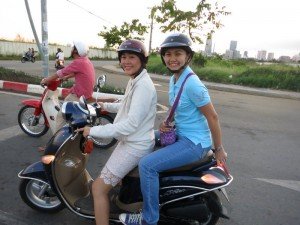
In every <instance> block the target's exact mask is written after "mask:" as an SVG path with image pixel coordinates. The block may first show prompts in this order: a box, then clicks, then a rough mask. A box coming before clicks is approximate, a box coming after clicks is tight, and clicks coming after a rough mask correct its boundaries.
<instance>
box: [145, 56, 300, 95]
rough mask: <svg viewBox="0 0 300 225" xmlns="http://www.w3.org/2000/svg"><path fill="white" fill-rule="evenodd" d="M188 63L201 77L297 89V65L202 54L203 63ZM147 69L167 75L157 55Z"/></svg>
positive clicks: (299, 77)
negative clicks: (209, 56)
mask: <svg viewBox="0 0 300 225" xmlns="http://www.w3.org/2000/svg"><path fill="white" fill-rule="evenodd" d="M191 67H192V69H193V70H194V72H195V73H196V74H197V75H198V76H199V77H200V79H201V80H205V81H210V82H216V83H224V84H238V85H243V86H250V87H260V88H270V89H280V90H289V91H296V92H300V67H299V66H298V67H293V66H289V65H285V64H280V63H277V64H270V65H259V64H257V63H256V62H254V61H253V60H243V59H241V60H223V59H220V58H206V63H205V66H204V67H201V66H198V65H197V64H196V63H192V64H191ZM147 69H148V71H149V72H150V73H157V74H168V75H170V73H169V72H168V71H167V69H166V67H165V66H164V65H163V64H162V62H161V59H160V56H157V55H153V54H152V55H151V56H150V59H149V63H148V66H147Z"/></svg>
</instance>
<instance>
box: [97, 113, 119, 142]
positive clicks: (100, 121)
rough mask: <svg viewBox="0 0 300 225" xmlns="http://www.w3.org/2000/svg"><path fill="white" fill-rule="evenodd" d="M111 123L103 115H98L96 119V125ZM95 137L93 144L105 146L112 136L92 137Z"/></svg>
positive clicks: (111, 139)
mask: <svg viewBox="0 0 300 225" xmlns="http://www.w3.org/2000/svg"><path fill="white" fill-rule="evenodd" d="M109 123H111V122H110V121H109V120H108V119H106V118H105V117H99V118H97V120H96V124H95V125H96V126H98V125H106V124H109ZM94 139H95V142H96V143H95V144H96V145H99V146H105V145H108V144H110V143H111V142H112V141H113V139H114V138H94Z"/></svg>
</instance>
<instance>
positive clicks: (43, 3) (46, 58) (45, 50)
mask: <svg viewBox="0 0 300 225" xmlns="http://www.w3.org/2000/svg"><path fill="white" fill-rule="evenodd" d="M24 1H25V7H26V10H27V15H28V18H29V22H30V26H31V29H32V32H33V36H34V38H35V42H36V44H37V47H38V49H39V52H40V55H41V57H42V60H43V75H44V77H47V76H48V75H49V53H48V21H47V0H41V13H42V45H41V44H40V41H39V38H38V36H37V34H36V30H35V27H34V23H33V20H32V17H31V12H30V8H29V4H28V0H24Z"/></svg>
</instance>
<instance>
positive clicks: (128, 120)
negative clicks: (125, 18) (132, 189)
mask: <svg viewBox="0 0 300 225" xmlns="http://www.w3.org/2000/svg"><path fill="white" fill-rule="evenodd" d="M118 58H119V62H120V65H121V67H122V69H123V70H124V72H125V74H126V75H128V76H129V77H130V79H129V81H128V84H127V87H126V91H125V94H124V98H123V99H122V100H121V102H120V103H100V105H101V108H102V109H104V110H106V111H109V112H117V115H116V118H115V120H114V123H113V124H107V125H104V126H94V127H85V128H82V129H78V131H83V136H85V137H86V136H88V135H91V136H94V137H100V138H107V137H114V138H117V139H118V140H119V143H118V145H117V146H116V148H115V149H114V151H113V153H112V155H111V156H110V158H109V160H108V161H107V162H106V164H105V166H104V167H103V169H102V171H101V173H100V175H99V177H97V178H96V179H95V180H94V182H93V184H92V193H93V199H94V212H95V219H96V224H97V225H108V224H109V198H108V193H109V191H110V190H111V189H112V188H113V187H114V186H116V185H117V184H118V183H119V182H120V181H121V180H122V178H124V177H125V175H127V174H128V173H129V172H130V171H131V170H132V169H134V168H135V167H136V166H137V164H138V162H139V160H140V159H141V158H142V157H143V156H145V155H147V154H148V153H150V152H151V151H152V150H153V147H154V144H155V140H154V122H155V116H156V103H157V94H156V90H155V87H154V84H153V82H152V80H151V78H150V76H149V74H148V72H147V70H146V64H147V61H148V53H147V51H146V48H145V45H144V44H143V43H142V42H141V41H139V40H126V41H124V42H123V43H122V44H121V45H120V47H119V48H118Z"/></svg>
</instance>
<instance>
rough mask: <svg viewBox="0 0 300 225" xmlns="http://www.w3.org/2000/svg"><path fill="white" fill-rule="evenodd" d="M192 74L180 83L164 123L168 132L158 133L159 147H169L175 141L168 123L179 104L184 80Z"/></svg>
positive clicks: (172, 129) (173, 133)
mask: <svg viewBox="0 0 300 225" xmlns="http://www.w3.org/2000/svg"><path fill="white" fill-rule="evenodd" d="M193 74H194V73H189V74H188V75H187V76H186V78H185V80H184V81H183V83H182V85H181V87H180V90H179V92H178V94H177V97H176V99H175V101H174V104H173V106H172V108H171V111H170V114H169V116H168V118H167V119H166V121H165V124H166V125H167V126H169V127H170V130H169V131H166V132H162V131H160V144H161V146H167V145H171V144H173V143H175V141H176V132H175V129H174V127H172V126H171V125H170V122H171V119H172V117H173V114H174V112H175V109H176V107H177V105H178V103H179V98H180V96H181V93H182V90H183V86H184V84H185V82H186V80H187V79H188V78H189V77H190V76H191V75H193Z"/></svg>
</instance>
